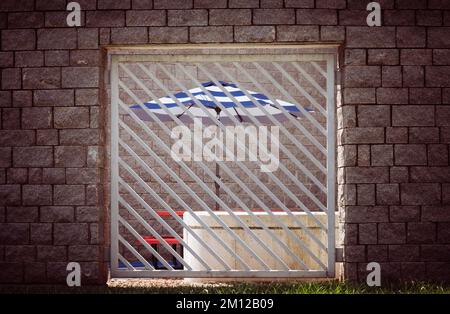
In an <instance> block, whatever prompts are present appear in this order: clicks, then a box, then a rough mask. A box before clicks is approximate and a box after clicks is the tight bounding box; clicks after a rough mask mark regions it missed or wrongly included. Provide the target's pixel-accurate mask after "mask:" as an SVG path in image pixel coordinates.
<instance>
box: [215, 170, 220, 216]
mask: <svg viewBox="0 0 450 314" xmlns="http://www.w3.org/2000/svg"><path fill="white" fill-rule="evenodd" d="M216 177H217V178H218V179H219V180H220V174H219V164H218V163H217V161H216ZM215 186H216V196H217V197H218V198H220V185H219V184H218V183H217V182H215ZM215 210H220V208H219V203H218V202H216V208H215Z"/></svg>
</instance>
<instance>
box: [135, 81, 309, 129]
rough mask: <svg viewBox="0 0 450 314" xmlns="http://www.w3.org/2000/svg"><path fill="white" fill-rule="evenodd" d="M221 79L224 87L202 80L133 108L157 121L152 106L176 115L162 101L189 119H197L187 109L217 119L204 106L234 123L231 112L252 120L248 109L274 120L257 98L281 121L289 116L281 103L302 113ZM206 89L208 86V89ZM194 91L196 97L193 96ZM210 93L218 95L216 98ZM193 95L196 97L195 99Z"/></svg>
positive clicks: (160, 115)
mask: <svg viewBox="0 0 450 314" xmlns="http://www.w3.org/2000/svg"><path fill="white" fill-rule="evenodd" d="M219 83H220V84H221V85H222V87H218V86H216V85H215V84H214V83H213V82H206V83H203V84H202V86H203V88H200V87H196V88H193V89H190V90H189V91H188V92H186V91H183V92H179V93H176V94H174V95H173V97H170V96H165V97H162V98H160V99H158V100H157V101H156V100H152V101H149V102H146V103H144V107H145V109H143V108H142V106H140V105H133V106H131V107H130V108H131V109H132V110H133V112H134V113H135V114H136V115H137V116H138V117H139V118H140V119H142V120H144V121H153V119H152V117H151V116H150V115H149V114H148V113H147V111H148V110H151V111H152V113H154V114H155V115H156V116H157V117H158V118H159V119H160V120H161V121H172V118H171V117H170V115H169V114H167V112H166V110H164V109H163V108H161V105H162V106H165V107H166V109H167V110H169V111H170V112H171V113H172V114H173V115H174V116H176V117H177V118H179V119H180V120H181V121H183V122H185V123H192V122H193V120H192V118H191V117H190V115H188V114H187V113H186V111H187V110H189V112H190V113H191V114H192V115H193V116H194V117H195V118H197V119H201V120H202V122H203V123H206V124H211V123H214V121H211V119H210V117H208V115H207V114H206V113H205V110H204V109H207V110H209V113H210V114H211V115H212V116H213V117H215V118H217V119H220V121H221V122H222V123H225V124H232V123H233V121H232V120H231V119H230V118H229V115H231V116H234V117H235V118H236V119H237V120H238V121H240V122H251V119H250V118H249V117H248V115H247V113H248V114H250V115H252V117H254V118H256V119H257V120H258V121H260V122H261V123H268V122H270V120H269V119H268V118H267V115H266V113H265V112H264V111H263V110H261V109H260V108H258V106H256V105H255V103H254V102H253V101H254V100H256V101H257V102H258V103H259V104H261V105H262V106H263V107H264V109H265V111H266V112H267V113H268V114H270V115H272V116H273V117H275V118H276V119H277V120H279V121H283V120H285V119H286V116H285V114H284V113H283V112H282V111H281V110H279V109H278V108H277V105H280V106H282V107H283V108H284V109H285V110H286V111H287V112H288V113H289V114H290V115H292V116H293V117H296V118H297V117H300V116H301V111H300V109H299V108H298V107H297V106H296V105H295V104H292V103H288V102H285V101H283V100H278V99H277V100H276V102H277V105H274V103H273V102H272V101H271V100H270V99H269V98H268V97H267V96H266V95H264V94H261V93H257V92H253V91H245V92H244V91H243V90H241V89H239V88H238V87H237V86H236V85H235V84H232V83H227V82H222V81H221V82H219ZM223 89H225V90H227V92H228V93H229V94H231V95H232V96H233V97H234V98H235V100H237V101H238V102H239V103H240V105H241V106H242V107H245V109H246V110H247V112H245V111H244V110H242V108H241V106H239V105H238V104H236V103H235V102H234V100H233V99H231V98H230V97H228V96H227V95H226V93H224V91H223ZM204 90H207V91H208V93H206V92H205V91H204ZM246 93H247V94H250V95H251V96H252V97H253V98H254V99H252V98H249V97H247V95H246ZM191 95H192V96H193V97H191ZM210 96H212V97H214V99H212V98H211V97H210ZM173 98H176V100H177V102H178V103H177V102H175V101H174V99H173ZM193 98H195V101H194V99H193ZM216 103H220V105H221V106H222V108H224V110H222V109H221V108H220V107H219V106H217V104H216ZM199 104H201V105H202V106H204V108H200V107H199ZM225 110H226V111H227V113H228V114H227V113H226V112H225ZM304 110H305V111H308V112H311V111H313V110H311V109H308V108H304Z"/></svg>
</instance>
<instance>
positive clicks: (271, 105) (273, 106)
mask: <svg viewBox="0 0 450 314" xmlns="http://www.w3.org/2000/svg"><path fill="white" fill-rule="evenodd" d="M267 104H268V105H269V106H270V107H272V108H275V109H278V110H280V109H279V108H278V107H277V106H275V105H273V104H270V103H267ZM280 111H281V110H280ZM287 113H288V114H290V115H291V116H293V117H294V118H296V119H298V116H296V115H295V114H293V113H292V112H290V111H288V112H287Z"/></svg>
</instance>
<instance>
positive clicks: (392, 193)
mask: <svg viewBox="0 0 450 314" xmlns="http://www.w3.org/2000/svg"><path fill="white" fill-rule="evenodd" d="M67 2H70V1H66V0H14V1H13V0H2V1H1V2H0V29H1V32H0V36H1V38H0V39H1V49H0V67H1V83H0V108H1V114H0V129H1V130H0V283H41V282H59V283H64V282H65V275H66V270H65V267H66V265H67V263H68V262H69V261H74V260H77V261H80V262H81V263H82V269H83V274H84V280H85V281H84V283H87V282H89V283H99V284H102V283H104V282H105V281H106V274H107V272H106V269H107V267H106V266H107V262H106V258H105V257H107V247H108V235H107V230H108V223H107V216H108V211H107V209H106V208H105V206H104V205H103V204H104V202H103V186H104V180H103V177H104V172H103V168H104V166H105V159H104V156H103V155H104V151H105V150H104V135H103V134H104V131H105V130H104V128H105V123H104V122H103V120H104V118H105V117H104V114H103V113H104V112H105V107H106V106H107V105H108V103H107V101H105V100H104V99H102V97H100V96H101V95H102V90H103V88H104V83H105V81H106V80H104V79H103V76H104V69H103V66H104V64H105V59H104V58H103V56H104V55H103V54H102V50H101V49H102V47H105V46H108V45H137V44H138V45H142V44H161V43H166V44H171V43H178V44H180V43H182V44H185V43H191V44H196V43H338V44H340V45H341V47H342V49H341V55H340V60H341V75H340V81H341V83H342V87H343V102H342V104H341V105H339V108H338V109H337V111H338V116H339V121H338V129H339V130H338V146H339V147H338V151H339V159H338V166H339V171H338V184H339V192H340V193H339V199H338V202H339V205H340V208H341V210H342V212H343V213H345V216H344V218H343V220H344V223H345V238H344V245H345V246H344V248H345V249H344V253H345V276H346V278H347V279H349V280H359V281H365V274H366V271H365V266H366V265H367V263H368V262H371V261H377V262H380V263H381V267H382V276H383V277H382V278H385V279H400V280H410V279H414V280H432V281H441V280H449V279H450V170H449V169H450V165H449V144H450V2H449V1H446V0H383V1H379V2H380V4H381V7H382V10H383V19H382V23H383V26H382V27H371V28H370V27H368V26H367V25H366V17H367V13H368V12H367V11H365V8H366V5H367V3H368V2H370V1H363V0H285V1H282V0H246V1H243V0H215V1H211V0H153V1H152V0H97V1H96V0H79V1H78V2H79V3H80V5H81V8H82V10H83V12H82V27H79V28H70V27H67V25H66V16H67V13H68V12H66V11H65V8H66V4H67Z"/></svg>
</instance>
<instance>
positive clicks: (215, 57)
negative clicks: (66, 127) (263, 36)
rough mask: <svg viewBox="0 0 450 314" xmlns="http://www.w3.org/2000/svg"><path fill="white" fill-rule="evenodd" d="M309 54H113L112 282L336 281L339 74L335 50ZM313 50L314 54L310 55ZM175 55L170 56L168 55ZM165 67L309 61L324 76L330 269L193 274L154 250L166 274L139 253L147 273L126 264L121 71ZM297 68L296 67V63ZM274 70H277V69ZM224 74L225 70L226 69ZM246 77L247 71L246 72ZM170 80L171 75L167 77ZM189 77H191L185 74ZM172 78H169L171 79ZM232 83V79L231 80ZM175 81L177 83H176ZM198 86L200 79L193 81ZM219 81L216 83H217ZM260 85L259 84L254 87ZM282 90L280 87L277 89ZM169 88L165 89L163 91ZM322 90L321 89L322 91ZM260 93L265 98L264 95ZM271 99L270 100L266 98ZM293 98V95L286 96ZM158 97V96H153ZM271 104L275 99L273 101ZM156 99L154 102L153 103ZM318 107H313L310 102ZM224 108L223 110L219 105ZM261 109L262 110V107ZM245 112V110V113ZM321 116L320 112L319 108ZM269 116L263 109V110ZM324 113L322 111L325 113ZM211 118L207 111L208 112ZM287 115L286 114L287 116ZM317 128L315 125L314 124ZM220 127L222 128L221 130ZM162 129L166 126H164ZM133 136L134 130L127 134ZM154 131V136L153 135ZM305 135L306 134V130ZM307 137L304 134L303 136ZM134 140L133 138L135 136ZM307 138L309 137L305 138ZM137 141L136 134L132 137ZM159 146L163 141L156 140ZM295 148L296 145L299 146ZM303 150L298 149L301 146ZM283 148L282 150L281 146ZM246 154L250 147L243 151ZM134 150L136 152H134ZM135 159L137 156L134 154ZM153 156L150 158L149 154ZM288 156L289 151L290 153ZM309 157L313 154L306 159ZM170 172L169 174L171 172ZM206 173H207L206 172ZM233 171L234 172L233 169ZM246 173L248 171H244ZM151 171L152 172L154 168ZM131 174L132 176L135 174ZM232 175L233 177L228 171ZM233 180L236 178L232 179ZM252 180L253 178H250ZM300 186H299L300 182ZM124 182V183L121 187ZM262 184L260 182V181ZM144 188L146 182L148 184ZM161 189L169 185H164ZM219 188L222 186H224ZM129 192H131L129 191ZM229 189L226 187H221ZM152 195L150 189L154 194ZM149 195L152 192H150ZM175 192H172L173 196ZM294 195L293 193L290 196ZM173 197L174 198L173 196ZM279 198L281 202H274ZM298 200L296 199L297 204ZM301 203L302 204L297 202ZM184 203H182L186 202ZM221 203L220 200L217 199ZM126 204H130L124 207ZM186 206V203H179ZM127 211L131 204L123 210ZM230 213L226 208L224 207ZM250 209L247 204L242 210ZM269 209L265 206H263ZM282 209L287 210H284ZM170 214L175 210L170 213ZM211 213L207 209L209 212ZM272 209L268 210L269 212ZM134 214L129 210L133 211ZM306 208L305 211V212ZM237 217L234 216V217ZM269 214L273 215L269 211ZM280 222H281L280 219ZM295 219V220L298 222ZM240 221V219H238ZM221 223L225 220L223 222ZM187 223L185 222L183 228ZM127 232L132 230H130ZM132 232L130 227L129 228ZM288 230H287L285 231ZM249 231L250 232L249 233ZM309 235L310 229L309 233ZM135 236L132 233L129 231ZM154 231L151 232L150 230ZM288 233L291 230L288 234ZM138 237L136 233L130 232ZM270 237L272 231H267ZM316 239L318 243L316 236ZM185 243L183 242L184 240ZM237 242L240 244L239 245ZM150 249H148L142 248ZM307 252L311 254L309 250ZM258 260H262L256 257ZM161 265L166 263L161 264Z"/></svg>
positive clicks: (285, 50) (278, 50)
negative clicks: (141, 64)
mask: <svg viewBox="0 0 450 314" xmlns="http://www.w3.org/2000/svg"><path fill="white" fill-rule="evenodd" d="M302 49H304V48H301V47H295V46H291V45H290V46H286V47H283V46H278V47H271V48H270V49H256V48H253V49H247V50H246V49H242V47H237V48H236V47H233V46H230V47H226V48H225V49H223V50H221V51H217V49H214V48H213V49H209V50H208V49H201V48H197V49H188V48H185V47H183V48H182V49H181V48H180V49H179V50H170V48H161V47H157V48H155V49H154V50H152V49H146V50H139V49H138V50H137V51H134V52H133V54H129V53H128V51H121V50H118V51H113V53H112V54H111V64H110V78H111V107H110V113H111V116H110V118H111V120H110V122H111V125H110V127H111V133H110V134H111V143H110V145H111V146H110V154H111V156H110V174H111V195H110V197H111V204H110V206H111V276H112V277H197V278H203V277H260V278H261V277H265V278H283V277H285V278H294V277H305V278H313V277H314V278H316V277H334V276H335V261H336V260H335V241H336V240H335V208H336V207H335V206H336V192H335V189H336V170H335V167H336V166H335V163H336V157H335V151H336V135H335V134H336V131H335V127H336V124H335V119H336V113H335V112H336V101H335V71H336V53H335V50H334V49H333V48H328V49H318V50H317V51H316V50H314V49H313V48H309V49H310V52H309V53H304V52H303V51H304V50H302ZM311 49H312V50H311ZM169 53H170V55H169ZM164 61H170V62H176V61H184V62H186V61H189V62H193V63H195V64H197V65H198V67H199V69H200V70H203V69H202V63H203V62H205V61H207V62H209V63H214V64H216V65H217V64H218V65H217V66H218V68H219V69H220V64H219V62H224V61H225V62H234V63H235V64H236V67H238V68H239V62H256V63H255V66H258V64H257V61H270V62H286V61H291V62H296V61H297V62H298V61H308V62H312V64H313V65H314V66H315V67H316V69H317V70H318V71H319V72H320V73H321V75H323V76H325V77H326V90H323V89H322V90H321V92H322V93H325V95H324V96H326V100H327V101H326V111H324V112H322V113H324V114H326V119H327V122H326V130H320V128H318V129H319V131H321V132H322V133H323V132H325V134H326V137H327V143H326V146H327V147H326V148H325V149H326V155H327V162H326V169H325V170H326V174H327V187H326V193H327V204H326V208H325V209H326V214H327V215H328V219H327V226H326V229H327V230H328V234H327V240H328V243H326V245H325V246H326V251H327V256H328V262H327V265H324V266H325V269H323V270H310V269H308V270H292V269H285V270H267V268H266V270H252V269H250V268H248V267H245V262H243V265H244V267H245V268H246V269H247V270H233V269H230V268H229V267H228V268H226V270H213V269H208V270H205V271H193V270H189V265H184V266H185V268H187V270H174V269H173V268H172V267H170V265H166V264H165V263H164V262H163V260H164V259H163V258H160V256H158V254H157V252H154V250H153V249H152V248H151V247H147V246H148V245H147V246H146V247H147V248H148V249H149V250H150V251H151V252H152V253H153V254H155V255H157V258H158V260H160V261H161V262H162V263H163V264H164V265H165V266H166V267H167V270H156V269H154V268H153V267H152V265H149V264H148V263H147V262H146V261H145V259H144V258H143V257H142V256H140V254H139V253H138V252H136V251H135V255H136V253H137V255H136V256H137V258H138V259H139V260H141V261H142V262H143V263H144V265H145V266H146V268H147V269H137V268H134V267H133V266H131V264H129V263H128V262H127V260H126V259H125V258H124V257H123V256H122V255H121V254H120V253H119V242H122V243H124V245H125V246H127V248H129V249H130V250H132V249H133V248H132V247H131V248H130V247H129V246H130V245H129V244H128V243H127V242H126V241H124V239H123V238H122V237H121V236H120V234H119V223H122V224H124V225H125V226H126V221H124V220H123V219H122V218H121V217H120V216H119V203H122V204H124V200H123V199H121V197H120V195H119V183H120V182H121V179H120V177H119V165H121V164H122V166H124V167H126V164H125V165H123V162H122V161H121V160H120V158H119V147H120V146H123V147H124V148H125V149H127V146H126V144H125V143H123V142H122V141H121V140H120V137H119V128H120V127H122V128H125V129H126V126H125V125H124V124H123V123H121V121H120V119H119V108H120V107H122V108H123V109H125V108H126V107H125V105H124V104H123V103H122V102H121V100H120V97H119V89H120V88H122V89H126V86H124V85H123V83H122V82H121V81H120V79H119V68H122V69H123V70H125V71H126V72H127V73H128V74H129V75H131V76H132V75H133V74H132V73H130V72H129V71H127V68H126V66H123V63H127V62H136V63H139V62H164ZM315 61H326V64H327V68H326V70H324V69H322V68H321V67H319V66H317V64H315V63H314V62H315ZM294 64H295V63H294ZM275 66H276V67H277V65H276V63H275ZM277 68H278V69H279V70H280V71H283V70H282V68H281V69H280V68H279V67H277ZM162 70H163V71H164V68H163V67H162ZM222 70H223V69H222ZM260 70H261V72H262V73H263V74H264V69H260ZM298 70H299V71H300V72H302V69H301V67H299V68H298ZM203 72H205V74H208V73H207V71H204V70H203ZM244 72H245V71H244ZM166 74H167V73H166ZM186 74H188V73H186ZM224 74H225V75H227V73H224ZM302 74H303V75H304V76H305V77H306V78H307V79H308V80H309V81H310V82H311V81H312V82H313V83H312V84H313V85H314V83H315V82H314V80H313V79H312V78H311V77H308V74H307V73H306V74H305V73H302ZM169 75H170V73H169ZM228 75H229V74H228ZM284 75H285V76H286V77H287V79H288V80H289V81H291V82H292V84H294V86H296V87H297V88H298V89H299V90H300V91H301V90H302V87H301V86H298V84H296V82H295V81H293V79H292V78H290V77H289V74H287V73H284ZM229 78H230V79H231V78H232V77H231V76H229ZM172 79H174V78H172ZM192 79H193V80H195V78H192ZM212 79H214V78H212ZM154 81H155V82H156V84H160V82H158V80H157V79H154ZM273 83H274V85H277V82H276V81H274V82H273ZM256 84H257V82H255V85H256ZM278 85H279V84H278ZM278 85H277V87H278V88H280V89H282V86H278ZM162 88H164V86H162ZM317 88H318V90H320V89H319V86H317ZM147 92H148V94H149V95H151V94H152V93H151V91H147ZM261 92H264V91H263V90H262V91H261ZM128 93H129V94H130V95H131V94H132V92H131V93H130V91H128ZM267 95H269V94H267ZM287 95H289V94H287ZM152 96H154V95H152ZM269 98H270V96H269ZM154 99H155V98H154ZM136 101H137V103H140V104H141V103H142V101H141V100H140V99H138V98H137V97H136ZM287 101H290V99H287ZM311 102H312V104H313V105H314V102H313V101H311ZM218 105H220V104H218ZM261 107H262V106H261ZM241 109H243V110H245V108H243V107H242V108H241ZM318 109H319V111H320V109H321V107H320V108H319V107H318ZM262 110H264V108H262ZM322 111H323V110H322ZM206 112H207V110H206ZM286 115H287V114H286ZM312 122H314V121H312ZM218 126H219V127H221V126H220V125H218ZM162 127H163V126H162ZM128 131H131V132H132V130H131V129H130V130H128ZM150 131H151V130H150ZM303 132H304V130H303ZM304 133H305V132H304ZM130 134H131V133H130ZM305 134H306V135H307V136H308V134H309V133H308V132H306V133H305ZM132 136H133V134H132ZM155 140H158V139H157V138H155ZM294 143H296V141H294ZM141 144H142V145H145V143H141ZM297 144H298V145H297ZM296 145H297V146H298V147H299V148H300V149H302V151H303V152H304V151H306V149H304V147H302V146H301V144H299V143H296ZM281 146H282V145H281ZM244 149H245V147H244ZM130 150H131V149H130ZM130 153H132V150H131V151H130ZM149 153H150V152H149ZM287 153H289V151H287ZM306 154H308V152H307V153H306ZM309 155H310V159H311V160H313V162H314V156H313V155H311V154H309ZM221 166H223V167H224V170H225V171H227V166H226V165H221ZM167 170H168V171H169V172H170V169H167ZM205 170H207V168H206V169H205ZM228 170H229V169H228ZM242 170H244V171H245V169H242ZM148 171H150V172H151V171H152V170H151V169H150V168H149V169H148ZM283 171H285V172H286V173H287V172H288V170H287V169H285V170H283ZM130 173H132V171H131V172H130ZM227 173H228V174H230V173H229V172H228V171H227ZM152 175H155V176H156V179H158V175H157V174H156V173H153V174H152ZM230 175H231V174H230ZM249 175H250V174H249ZM235 179H236V180H239V178H235ZM297 181H298V180H297ZM122 182H123V181H122ZM255 182H256V183H258V182H257V181H255ZM144 183H145V182H144ZM161 184H164V182H162V183H161ZM219 184H220V180H219ZM125 187H126V186H125ZM222 187H223V188H225V189H226V186H222ZM150 189H151V188H150ZM149 192H150V193H151V192H152V191H149ZM171 192H173V191H169V193H171ZM267 193H271V192H270V191H267ZM291 194H292V193H291ZM171 195H173V194H172V193H171ZM173 197H174V198H176V197H177V196H176V195H173ZM292 197H294V198H295V195H292ZM275 198H276V196H275ZM294 198H293V199H294ZM297 200H298V199H297ZM181 201H182V200H181ZM217 201H218V202H220V201H221V200H220V199H218V200H217ZM298 202H300V203H301V201H299V200H298ZM125 203H126V202H125ZM199 203H201V200H199ZM180 204H181V203H180ZM124 205H125V207H126V205H127V204H124ZM223 205H225V207H226V204H223ZM242 205H244V206H245V204H242ZM261 205H263V206H264V204H261ZM280 205H283V204H280ZM186 206H187V207H188V208H189V206H188V205H187V204H186ZM167 209H168V210H169V211H170V208H167ZM205 209H206V208H205ZM267 209H268V208H267ZM284 209H285V211H286V212H287V213H288V214H289V209H288V208H286V207H284ZM129 210H130V209H129ZM306 210H307V208H305V211H306ZM231 214H232V213H231ZM269 214H270V209H269ZM275 218H276V217H275ZM293 218H295V217H293ZM237 219H238V218H237ZM219 220H220V219H219ZM181 223H182V222H181ZM299 226H300V227H302V226H301V223H300V222H299ZM126 227H127V228H128V226H126ZM129 227H131V226H129ZM223 227H224V228H225V229H226V228H227V226H225V225H223ZM282 227H283V226H282ZM148 228H151V226H147V229H148ZM131 229H132V227H131ZM244 229H245V227H244ZM306 229H307V228H306ZM129 230H130V229H129ZM148 230H149V229H148ZM285 230H286V229H285ZM286 231H289V230H286ZM131 232H133V230H131ZM134 232H135V231H134ZM268 232H269V231H268ZM136 237H137V238H138V239H139V240H140V241H141V242H142V241H143V240H142V238H139V235H138V234H137V235H136ZM312 238H313V239H314V240H315V238H314V236H312ZM181 240H182V239H181ZM237 240H238V239H237ZM143 244H144V245H145V243H143ZM305 249H307V248H305ZM252 253H253V254H254V252H253V251H252V250H251V249H250V254H252ZM193 254H195V252H194V253H193ZM255 257H257V255H256V254H255ZM161 259H162V260H161ZM119 260H120V261H122V263H124V264H125V265H126V266H127V269H121V268H119ZM262 265H263V266H264V262H263V261H262Z"/></svg>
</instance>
